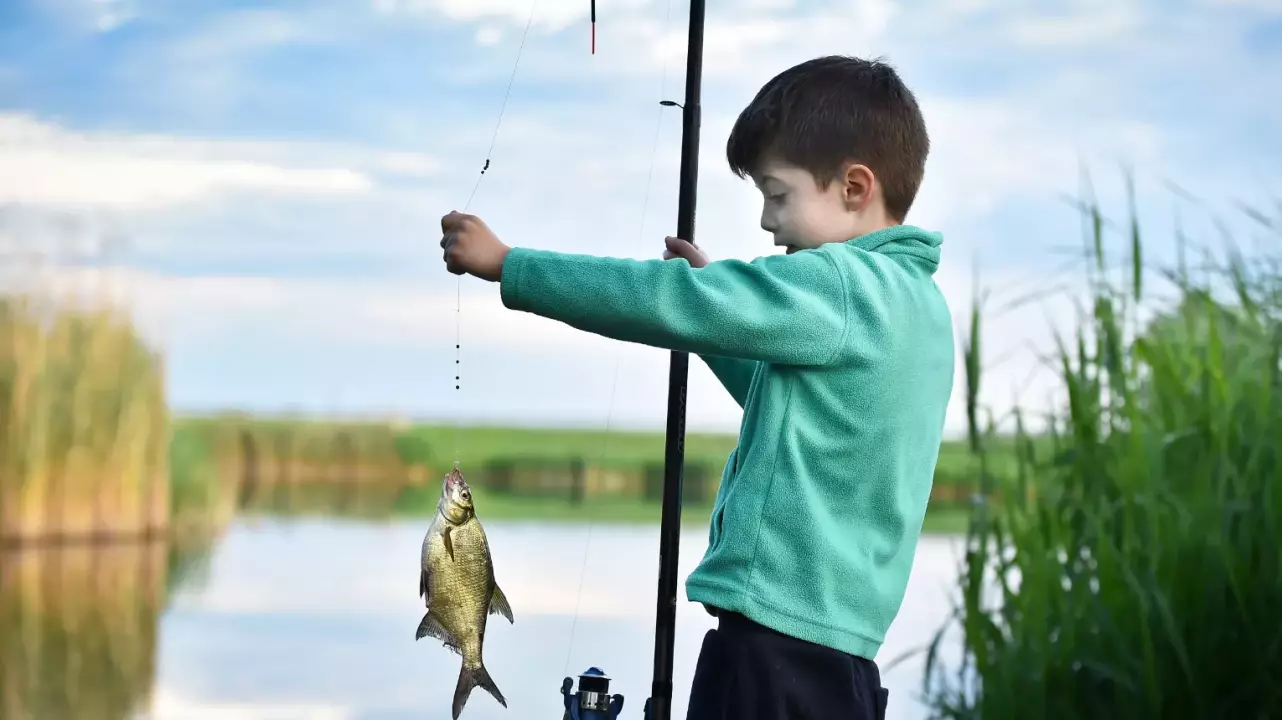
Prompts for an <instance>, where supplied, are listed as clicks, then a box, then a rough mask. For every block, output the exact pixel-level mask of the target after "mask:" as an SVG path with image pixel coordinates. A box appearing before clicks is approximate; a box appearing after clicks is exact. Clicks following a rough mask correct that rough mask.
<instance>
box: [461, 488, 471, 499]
mask: <svg viewBox="0 0 1282 720" xmlns="http://www.w3.org/2000/svg"><path fill="white" fill-rule="evenodd" d="M463 499H464V500H471V499H472V493H470V492H468V491H466V490H464V491H463Z"/></svg>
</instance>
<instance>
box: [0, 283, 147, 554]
mask: <svg viewBox="0 0 1282 720" xmlns="http://www.w3.org/2000/svg"><path fill="white" fill-rule="evenodd" d="M168 422H169V417H168V409H167V407H166V403H165V393H164V375H163V367H162V362H161V359H160V357H159V356H158V355H157V354H156V353H155V352H153V351H152V350H151V349H150V348H148V347H147V346H146V345H145V344H144V343H143V342H142V341H141V339H140V337H139V335H138V334H137V333H136V332H135V330H134V327H133V324H132V323H131V321H130V318H129V317H128V316H127V315H126V314H125V313H123V312H121V311H119V310H118V309H116V308H114V307H113V306H111V305H110V304H108V303H105V302H93V303H87V304H86V303H83V302H76V301H75V298H68V297H59V296H57V295H55V294H53V293H33V294H12V295H8V296H3V297H0V544H5V543H16V544H21V543H27V542H34V541H40V540H46V539H69V540H74V539H81V538H89V537H99V536H113V537H115V536H146V535H148V534H153V533H160V532H164V531H165V530H166V528H167V524H168V519H169V513H168V507H169V481H168V447H167V444H168Z"/></svg>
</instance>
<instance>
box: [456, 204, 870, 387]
mask: <svg viewBox="0 0 1282 720" xmlns="http://www.w3.org/2000/svg"><path fill="white" fill-rule="evenodd" d="M442 230H444V237H443V239H442V241H441V244H442V246H443V247H444V248H445V261H446V264H447V266H449V267H450V270H451V272H466V273H469V274H472V275H476V276H477V277H481V278H484V279H488V280H497V281H500V282H501V293H502V297H503V303H504V304H505V305H506V306H507V307H509V308H512V309H516V310H523V311H526V312H530V313H534V314H537V315H542V316H544V317H548V318H551V319H554V320H559V321H561V322H564V323H566V324H568V325H571V326H573V327H576V328H579V329H581V330H586V331H588V332H592V333H596V334H598V335H603V336H605V337H610V338H614V339H617V340H625V341H629V342H637V343H642V344H645V345H651V346H654V347H662V348H665V349H669V350H681V351H685V352H690V353H696V354H700V355H715V356H718V357H732V358H745V359H752V360H764V361H767V362H772V363H778V364H784V365H823V364H826V363H828V362H830V361H832V360H833V359H834V357H835V356H836V355H837V352H838V351H839V349H840V348H841V347H842V345H843V342H844V339H845V334H846V329H847V326H848V324H849V323H848V320H849V315H850V312H849V309H848V308H849V299H848V293H847V289H846V287H845V282H844V280H843V278H842V276H841V275H840V273H839V272H838V271H837V266H836V264H835V263H834V262H833V260H832V258H831V257H829V255H828V253H826V252H823V251H807V252H802V253H798V254H795V255H789V256H784V255H772V256H768V257H764V258H759V259H757V260H754V261H753V262H751V263H748V262H743V261H739V260H724V261H721V262H716V263H712V264H710V265H708V266H707V267H704V268H692V267H690V265H689V263H685V262H680V261H676V262H672V261H664V260H650V261H642V260H628V259H617V258H603V257H593V256H588V255H574V254H566V253H556V252H550V251H544V250H532V249H527V248H508V247H507V246H506V245H503V244H502V243H501V242H500V241H499V240H498V238H497V237H495V236H494V234H493V233H492V232H491V231H490V230H489V228H487V227H485V225H484V223H483V222H481V221H480V220H479V219H478V218H474V217H471V216H465V215H459V214H457V213H451V214H450V215H447V216H446V217H445V218H444V219H443V220H442ZM870 271H871V268H870ZM869 281H870V282H875V280H874V279H873V278H871V277H870V278H869ZM868 299H869V300H871V301H872V302H871V303H869V304H870V305H876V304H879V303H877V301H876V300H875V299H873V298H871V297H869V298H868ZM869 311H870V312H866V313H861V315H867V316H870V317H867V318H864V319H873V318H874V317H876V316H877V315H880V314H881V313H880V312H878V311H876V310H874V309H873V308H871V307H870V308H869ZM869 329H871V328H869ZM875 331H876V330H874V332H875Z"/></svg>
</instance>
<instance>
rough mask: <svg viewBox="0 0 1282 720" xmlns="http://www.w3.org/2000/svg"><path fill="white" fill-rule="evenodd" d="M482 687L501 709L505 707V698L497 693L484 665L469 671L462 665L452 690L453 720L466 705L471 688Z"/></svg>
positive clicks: (497, 690)
mask: <svg viewBox="0 0 1282 720" xmlns="http://www.w3.org/2000/svg"><path fill="white" fill-rule="evenodd" d="M478 686H479V687H482V688H484V689H485V691H486V692H488V693H489V694H491V695H493V696H494V699H495V700H498V701H499V704H500V705H502V706H503V707H507V698H504V697H503V693H501V692H499V686H498V685H495V684H494V679H493V678H491V677H490V673H489V671H487V670H486V669H485V666H484V665H481V666H480V667H478V668H476V669H473V670H469V669H468V668H467V665H464V666H463V667H462V668H461V669H460V670H459V673H458V685H457V686H456V687H455V688H454V720H458V716H459V715H460V714H461V713H462V712H463V706H464V705H466V704H467V698H468V696H469V695H471V694H472V688H474V687H478Z"/></svg>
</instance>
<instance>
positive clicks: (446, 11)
mask: <svg viewBox="0 0 1282 720" xmlns="http://www.w3.org/2000/svg"><path fill="white" fill-rule="evenodd" d="M640 2H641V3H642V4H644V3H645V2H647V0H640ZM637 4H638V1H637V0H623V2H622V3H618V5H622V6H636V5H637ZM373 6H374V9H375V10H377V11H378V12H382V13H387V14H404V15H411V16H414V15H425V14H430V15H435V16H439V17H444V18H446V19H449V20H454V21H458V22H475V21H493V20H499V21H506V22H512V23H519V24H520V25H521V26H524V25H525V23H526V22H527V21H529V22H530V24H531V26H532V27H537V28H539V29H541V30H543V31H546V32H556V31H558V30H562V29H564V28H566V27H569V26H570V25H571V24H573V23H574V22H576V21H579V20H582V21H583V23H584V24H585V25H586V24H587V20H588V11H589V7H588V3H587V2H586V0H585V1H584V2H564V0H544V1H543V2H539V0H374V3H373ZM531 12H533V19H532V20H531V19H530V18H531Z"/></svg>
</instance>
